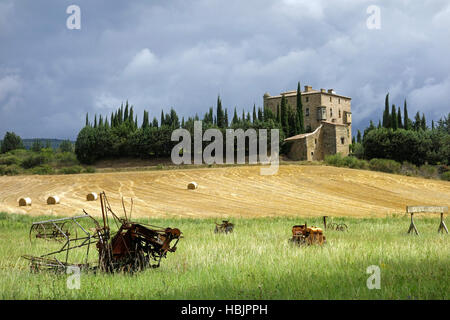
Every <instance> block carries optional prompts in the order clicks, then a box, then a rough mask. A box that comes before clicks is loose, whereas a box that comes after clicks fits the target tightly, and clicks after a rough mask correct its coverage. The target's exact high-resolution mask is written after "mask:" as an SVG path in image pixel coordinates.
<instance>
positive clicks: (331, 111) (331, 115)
mask: <svg viewBox="0 0 450 320" xmlns="http://www.w3.org/2000/svg"><path fill="white" fill-rule="evenodd" d="M330 118H333V109H332V108H330Z"/></svg>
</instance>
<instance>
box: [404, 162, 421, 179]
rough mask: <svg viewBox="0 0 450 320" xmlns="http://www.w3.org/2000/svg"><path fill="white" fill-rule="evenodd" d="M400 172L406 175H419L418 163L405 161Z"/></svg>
mask: <svg viewBox="0 0 450 320" xmlns="http://www.w3.org/2000/svg"><path fill="white" fill-rule="evenodd" d="M400 173H401V174H404V175H406V176H417V175H418V174H419V169H418V168H417V167H416V165H414V164H412V163H410V162H407V161H405V162H403V164H402V167H401V169H400Z"/></svg>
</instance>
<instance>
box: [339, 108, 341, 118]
mask: <svg viewBox="0 0 450 320" xmlns="http://www.w3.org/2000/svg"><path fill="white" fill-rule="evenodd" d="M339 118H341V109H339Z"/></svg>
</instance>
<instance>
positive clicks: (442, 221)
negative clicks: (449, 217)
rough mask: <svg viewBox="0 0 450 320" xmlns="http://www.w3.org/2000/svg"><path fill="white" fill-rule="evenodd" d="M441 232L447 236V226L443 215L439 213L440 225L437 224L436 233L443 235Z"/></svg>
mask: <svg viewBox="0 0 450 320" xmlns="http://www.w3.org/2000/svg"><path fill="white" fill-rule="evenodd" d="M443 230H445V232H447V234H448V229H447V226H446V225H445V222H444V213H443V212H441V223H440V224H439V229H438V233H439V232H442V233H444V231H443Z"/></svg>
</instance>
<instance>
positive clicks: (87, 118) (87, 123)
mask: <svg viewBox="0 0 450 320" xmlns="http://www.w3.org/2000/svg"><path fill="white" fill-rule="evenodd" d="M88 125H89V114H88V113H86V127H87V126H88Z"/></svg>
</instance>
